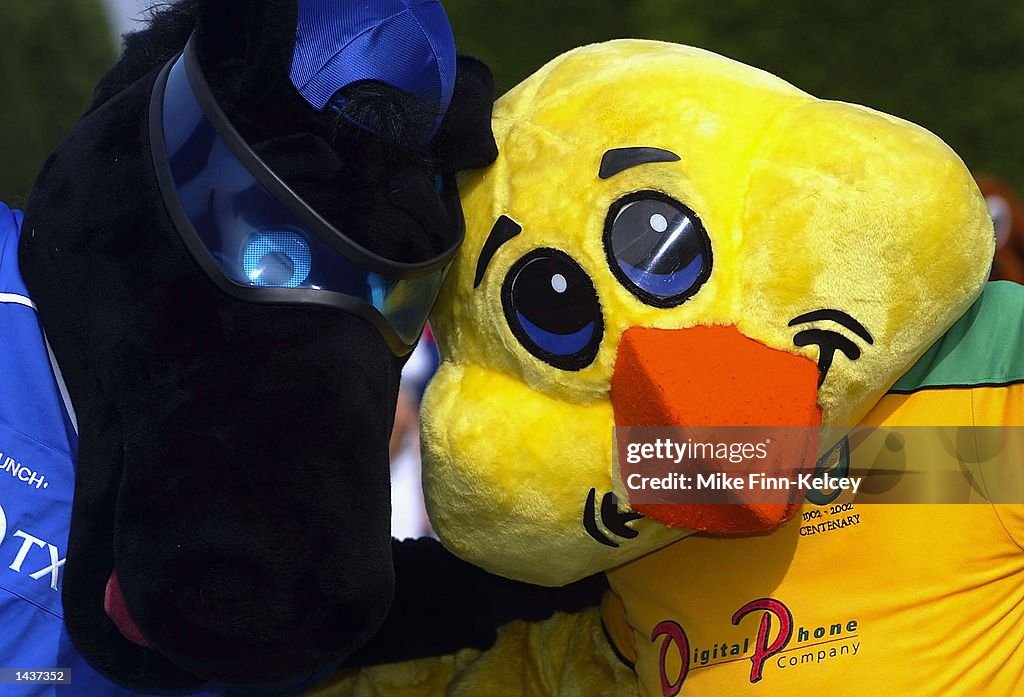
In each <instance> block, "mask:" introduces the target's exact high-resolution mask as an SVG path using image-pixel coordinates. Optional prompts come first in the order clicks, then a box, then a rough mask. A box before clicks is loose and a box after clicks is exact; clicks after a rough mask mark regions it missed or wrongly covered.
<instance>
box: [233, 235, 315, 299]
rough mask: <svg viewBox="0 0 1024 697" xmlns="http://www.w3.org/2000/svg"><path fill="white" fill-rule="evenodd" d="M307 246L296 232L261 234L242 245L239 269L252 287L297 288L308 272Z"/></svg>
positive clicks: (308, 252) (310, 258)
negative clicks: (241, 269) (242, 270)
mask: <svg viewBox="0 0 1024 697" xmlns="http://www.w3.org/2000/svg"><path fill="white" fill-rule="evenodd" d="M312 262H313V259H312V254H311V253H310V251H309V243H308V242H307V241H306V239H305V238H304V237H303V236H302V235H300V234H299V233H297V232H292V231H289V230H261V231H259V232H256V233H253V234H252V235H251V236H250V237H249V239H248V240H247V241H246V243H245V250H244V252H243V253H242V268H243V269H244V270H245V277H246V278H247V279H249V283H250V284H251V285H254V286H260V287H270V288H298V287H299V286H300V285H301V284H302V282H303V281H305V280H306V278H307V277H308V276H309V272H310V269H311V268H312Z"/></svg>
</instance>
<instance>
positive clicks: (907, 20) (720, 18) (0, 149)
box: [0, 0, 1024, 203]
mask: <svg viewBox="0 0 1024 697" xmlns="http://www.w3.org/2000/svg"><path fill="white" fill-rule="evenodd" d="M130 1H131V0H124V2H122V3H120V4H122V5H126V4H129V3H130ZM339 1H343V0H339ZM443 1H444V4H445V7H446V8H447V10H448V14H449V16H450V17H451V20H452V24H453V26H454V28H455V34H456V37H457V39H458V41H459V45H460V48H461V50H463V51H464V52H467V53H472V54H475V55H478V56H480V57H482V58H484V59H485V60H487V61H488V63H490V64H491V66H492V67H493V69H494V71H495V74H496V76H497V78H498V82H499V88H500V89H501V90H505V89H507V88H509V87H511V86H512V85H514V84H515V83H516V82H518V81H519V80H520V79H522V78H523V77H526V76H527V75H528V74H529V73H530V72H532V71H533V70H535V69H536V68H538V67H540V66H541V65H543V64H544V63H545V62H546V61H547V60H549V59H550V58H552V57H554V56H556V55H557V54H559V53H561V52H562V51H565V50H568V49H570V48H572V47H574V46H578V45H581V44H585V43H590V42H594V41H602V40H605V39H610V38H616V37H626V36H632V37H642V38H654V39H663V40H667V41H677V42H681V43H687V44H691V45H694V46H700V47H702V48H706V49H709V50H711V51H715V52H716V53H721V54H724V55H726V56H729V57H731V58H735V59H737V60H740V61H743V62H745V63H749V64H751V65H755V66H757V67H760V68H764V69H765V70H768V71H770V72H773V73H775V74H777V75H779V76H781V77H783V78H785V79H786V80H788V81H790V82H792V83H794V84H795V85H797V86H798V87H800V88H802V89H804V90H806V91H808V92H810V93H812V94H815V95H817V96H819V97H825V98H829V99H840V100H845V101H852V102H857V103H860V104H865V105H867V106H870V107H873V108H876V109H880V110H882V111H886V112H889V113H891V114H895V115H897V116H900V117H903V118H906V119H909V120H911V121H914V122H917V123H919V124H921V125H923V126H925V127H927V128H928V129H930V130H932V131H934V132H935V133H937V134H938V135H939V136H941V137H942V138H943V139H945V140H946V141H947V142H948V143H949V144H950V145H952V146H953V148H954V149H955V150H957V152H959V153H960V155H961V156H962V157H963V158H964V160H965V161H966V162H967V164H968V165H969V166H970V167H971V168H972V169H974V170H976V171H986V172H991V173H994V174H998V175H1001V176H1003V177H1006V178H1008V179H1009V180H1010V181H1011V182H1013V183H1014V185H1015V186H1016V187H1017V188H1018V189H1021V188H1024V2H1020V0H973V1H972V2H966V1H964V0H955V1H951V0H930V1H929V0H904V1H903V2H894V1H885V0H829V1H828V2H820V1H812V0H776V1H774V2H772V1H770V0H633V1H630V0H618V1H614V0H587V1H586V2H584V1H583V0H550V1H548V2H545V1H544V0H486V1H485V0H443ZM107 4H108V7H109V8H114V9H113V10H111V11H110V12H106V13H105V11H104V7H103V5H102V4H101V2H100V0H0V26H3V27H4V30H5V41H4V44H3V45H2V46H0V89H2V94H3V99H2V101H0V104H2V106H0V200H8V201H13V202H15V203H21V202H23V200H24V194H25V193H26V192H27V191H28V188H29V186H30V185H31V181H32V177H33V175H34V173H35V172H36V171H37V170H38V168H39V166H40V164H41V162H42V160H43V159H44V158H45V156H46V154H47V153H48V152H49V151H50V150H51V149H52V148H53V146H54V144H55V143H56V141H57V139H58V138H59V136H60V134H62V133H63V132H64V131H66V130H67V128H68V127H69V126H70V124H71V123H73V122H74V120H75V119H76V118H77V116H78V114H79V113H80V112H81V110H82V108H84V106H85V104H86V102H87V101H88V98H89V94H90V92H91V88H92V85H93V84H94V83H95V82H96V80H97V79H98V78H99V76H100V74H101V72H102V70H103V69H104V67H105V66H106V65H107V64H108V63H109V62H110V61H111V60H112V59H113V56H114V53H113V46H114V40H113V39H112V38H109V36H112V33H110V30H109V28H108V24H107V21H108V19H112V20H113V21H114V22H115V23H116V24H117V25H118V26H120V27H124V26H126V25H125V18H124V17H119V16H116V15H117V12H118V10H117V9H116V8H117V5H118V3H117V2H114V1H113V0H108V3H107ZM136 10H137V8H136ZM125 12H127V10H125Z"/></svg>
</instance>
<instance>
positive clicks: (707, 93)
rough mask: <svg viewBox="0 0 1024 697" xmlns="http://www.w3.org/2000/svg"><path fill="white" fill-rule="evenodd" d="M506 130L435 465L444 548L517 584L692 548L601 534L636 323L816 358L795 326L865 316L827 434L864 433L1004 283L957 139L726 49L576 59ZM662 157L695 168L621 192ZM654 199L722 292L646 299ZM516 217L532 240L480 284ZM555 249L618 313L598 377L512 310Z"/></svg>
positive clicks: (443, 332) (541, 82)
mask: <svg viewBox="0 0 1024 697" xmlns="http://www.w3.org/2000/svg"><path fill="white" fill-rule="evenodd" d="M494 124H495V126H494V127H495V132H496V136H497V140H498V144H499V148H500V156H499V158H498V161H497V162H496V163H495V164H494V165H493V166H491V167H490V168H488V169H486V170H484V171H481V172H477V173H473V174H470V175H469V176H467V177H466V178H465V179H464V180H463V182H462V184H461V191H462V194H463V204H464V207H465V212H466V219H467V239H466V243H465V247H464V248H463V250H462V252H461V253H460V255H459V258H458V260H457V261H456V263H455V266H454V267H453V269H452V272H451V275H450V277H449V279H448V282H447V284H446V286H445V288H444V290H443V291H442V296H441V299H440V301H439V304H438V306H437V309H436V311H435V313H434V316H433V319H432V326H433V328H434V332H435V335H436V337H437V339H438V342H439V345H440V348H441V352H442V355H443V363H442V366H441V369H440V372H439V374H438V376H437V378H436V379H435V380H434V382H433V383H432V385H431V387H430V389H429V391H428V393H427V396H426V401H425V403H424V419H425V422H424V444H425V445H424V448H425V453H424V454H425V463H424V464H425V484H426V493H427V498H428V508H429V511H430V515H431V518H432V520H433V522H434V525H435V528H436V530H437V531H438V533H439V534H440V536H441V539H442V540H443V541H444V543H445V544H446V545H447V546H448V547H449V548H450V549H452V550H453V551H454V552H456V553H457V554H459V555H460V556H462V557H464V558H466V559H468V560H470V561H472V562H474V563H476V564H479V565H481V566H483V567H484V568H486V569H488V570H491V571H494V572H496V573H500V574H504V575H506V576H510V577H513V578H518V579H523V580H527V581H532V582H535V583H542V584H551V585H556V584H563V583H566V582H569V581H572V580H574V579H577V578H581V577H583V576H586V575H588V574H591V573H594V572H597V571H601V570H605V569H609V568H611V567H614V566H616V565H618V564H621V563H623V562H625V561H628V560H629V559H633V558H636V557H638V556H640V555H642V554H645V553H647V552H650V551H652V550H654V549H657V548H659V547H661V546H664V545H665V544H667V543H669V542H671V541H673V540H675V539H679V538H680V537H681V536H683V535H686V534H688V533H687V532H686V531H683V530H669V529H667V528H664V527H662V526H660V525H659V524H657V523H653V522H651V521H647V520H645V521H640V522H639V523H636V524H634V525H635V526H636V528H637V530H639V531H640V532H641V534H640V535H639V536H638V537H637V538H636V539H634V540H629V541H625V542H623V544H622V545H621V546H620V547H618V548H610V547H606V546H603V545H600V544H597V543H596V542H595V541H594V540H593V539H592V538H590V537H589V536H588V535H587V534H586V532H585V531H584V529H583V527H582V525H581V521H582V519H583V509H584V505H585V502H586V498H587V494H588V492H589V490H590V489H591V488H592V487H593V488H596V489H597V493H598V497H599V498H600V496H601V495H602V494H603V493H604V492H607V491H612V490H613V489H612V461H611V438H612V428H613V424H614V422H613V419H612V410H611V405H610V403H609V400H608V392H609V381H610V379H611V375H612V371H613V369H614V364H615V358H616V349H617V346H618V342H619V339H620V337H621V335H622V333H623V332H624V331H625V330H626V329H627V328H630V327H660V328H681V327H691V326H695V325H709V324H713V325H732V326H735V327H737V328H738V329H739V330H740V331H741V332H742V333H743V334H745V335H746V336H748V337H750V338H752V339H755V340H756V341H758V342H761V343H763V344H764V345H766V346H769V347H772V348H776V349H781V350H785V351H791V352H794V353H801V354H803V355H806V356H808V357H810V358H814V359H816V357H817V356H816V351H817V349H816V348H815V347H805V348H797V347H795V346H794V344H793V336H794V333H795V330H794V329H792V328H790V327H789V326H788V321H789V319H791V318H793V317H796V316H798V315H800V314H802V313H805V312H808V311H812V310H816V309H820V308H822V307H829V308H837V309H842V310H844V311H846V312H848V313H850V314H851V315H853V316H854V317H856V318H857V319H858V320H859V321H860V322H861V323H862V324H863V325H864V326H865V327H867V328H868V329H869V331H870V332H871V333H872V336H873V338H874V344H873V345H872V346H870V347H867V348H866V349H865V351H864V354H863V356H862V357H861V358H860V359H859V360H857V361H849V360H847V359H846V358H845V357H844V356H843V355H842V354H840V353H837V354H836V359H835V363H834V364H833V367H832V369H831V371H830V372H829V374H828V379H827V380H826V381H825V383H824V384H823V385H822V387H821V389H820V390H819V404H820V406H821V408H822V412H823V421H824V423H825V425H840V426H843V425H852V424H855V423H856V422H857V421H858V420H859V419H860V418H861V417H862V416H863V415H864V414H865V413H866V412H867V411H868V410H869V409H870V408H871V406H872V405H873V404H874V403H875V402H876V401H877V400H878V398H879V397H880V395H881V394H882V393H883V392H884V391H885V390H886V389H887V388H888V387H890V386H891V385H892V384H893V382H895V380H896V379H897V378H898V377H899V376H900V375H901V374H902V373H903V372H904V371H905V370H907V369H908V368H909V367H910V366H911V365H912V364H913V363H914V361H915V360H916V359H917V358H918V357H919V356H920V355H921V354H922V353H923V352H924V351H925V350H926V349H927V348H928V347H929V346H930V345H931V344H932V343H933V342H934V341H935V340H936V339H937V338H938V337H939V336H940V335H941V334H942V333H943V332H944V331H945V330H946V329H947V328H948V327H949V326H950V325H951V324H952V323H953V321H954V320H956V319H957V318H958V317H959V316H960V315H961V314H963V312H964V311H965V310H966V309H967V307H968V306H969V305H970V304H971V302H972V301H973V300H974V299H975V298H976V297H977V296H978V294H979V293H980V292H981V289H982V286H983V283H984V281H985V278H986V276H987V274H988V269H989V265H990V259H991V256H992V253H993V246H994V243H993V234H992V225H991V222H990V220H989V218H988V215H987V211H986V207H985V203H984V199H983V198H982V197H981V195H980V193H979V192H978V190H977V187H976V186H975V184H974V182H973V179H972V178H971V176H970V174H969V172H968V171H967V169H966V167H965V166H964V165H963V163H962V162H961V161H960V159H959V158H958V157H957V156H956V154H955V153H953V152H952V151H951V150H950V149H949V148H948V147H947V146H946V145H945V144H944V143H942V141H940V140H939V139H938V138H936V137H935V136H934V135H932V134H930V133H928V132H927V131H925V130H924V129H921V128H919V127H917V126H915V125H913V124H910V123H907V122H905V121H901V120H899V119H896V118H893V117H890V116H886V115H884V114H880V113H878V112H875V111H872V110H870V109H867V108H864V107H860V106H854V105H850V104H840V103H836V102H827V101H822V100H818V99H815V98H814V97H811V96H809V95H807V94H805V93H803V92H801V91H799V90H797V89H796V88H794V87H792V86H790V85H789V84H787V83H785V82H783V81H782V80H779V79H778V78H775V77H773V76H771V75H769V74H767V73H764V72H762V71H759V70H756V69H754V68H750V67H748V66H745V65H742V64H739V63H736V62H734V61H731V60H728V59H726V58H723V57H721V56H718V55H715V54H712V53H708V52H706V51H702V50H699V49H695V48H688V47H684V46H677V45H672V44H665V43H659V42H651V41H634V40H623V41H613V42H609V43H605V44H598V45H594V46H588V47H586V48H582V49H578V50H576V51H572V52H570V53H568V54H565V55H563V56H561V57H559V58H557V59H555V60H554V61H552V62H551V63H550V64H548V65H547V66H546V67H544V68H543V69H541V70H540V71H539V72H538V73H537V74H536V75H534V76H533V77H531V78H529V79H528V80H527V81H526V82H524V83H523V84H521V85H519V86H518V87H517V88H515V89H514V90H512V91H511V92H510V93H509V94H508V95H506V96H505V97H504V98H502V99H501V100H500V101H499V103H498V105H497V107H496V110H495V117H494ZM638 146H648V147H658V148H663V149H667V150H671V151H672V152H674V153H677V154H678V155H679V157H680V160H679V161H678V162H667V163H653V164H644V165H641V166H639V167H635V168H632V169H629V170H627V171H624V172H622V173H621V174H618V175H616V176H614V177H611V178H609V179H600V178H599V177H598V169H599V167H600V163H601V159H602V156H603V154H604V153H605V152H606V151H607V150H609V149H611V148H623V147H638ZM640 190H655V191H660V192H664V193H665V194H668V195H670V196H672V197H673V198H675V199H677V200H679V201H681V202H682V203H684V204H686V205H687V206H689V207H690V208H691V209H692V210H694V211H695V212H696V213H697V214H698V215H699V216H700V219H701V220H702V221H703V223H704V225H705V227H706V228H707V230H708V233H709V235H710V238H711V243H712V248H713V253H714V268H713V271H712V273H711V276H710V278H709V280H708V281H707V283H706V284H705V285H704V286H703V287H702V288H701V289H700V291H699V292H698V293H697V294H696V295H695V296H694V297H692V298H691V299H690V300H688V301H687V302H685V303H683V304H682V305H680V306H678V307H675V308H671V309H661V308H656V307H651V306H649V305H646V304H644V303H642V302H641V301H640V300H639V299H637V298H636V297H635V296H634V295H632V294H631V293H630V292H629V291H628V290H626V289H625V288H624V287H623V286H622V285H621V284H620V283H619V281H618V280H617V279H616V278H615V276H614V275H613V273H612V271H611V270H610V269H609V265H608V261H607V259H606V256H605V252H604V248H603V246H602V235H603V231H604V224H605V218H606V216H607V214H608V210H609V207H610V206H611V205H612V204H613V203H614V202H615V201H616V200H618V199H619V198H621V197H622V196H623V195H626V194H628V193H630V192H634V191H640ZM502 215H505V216H508V217H510V218H512V219H513V220H514V221H515V222H516V223H518V224H519V225H521V226H522V228H523V230H522V233H521V234H519V235H518V236H516V237H514V238H513V239H512V240H510V241H509V242H507V243H506V244H504V245H503V246H502V247H501V248H500V249H499V250H498V251H497V253H496V254H495V255H494V258H493V260H492V261H491V263H490V266H489V268H488V269H487V272H486V275H485V276H484V277H483V280H482V283H481V284H480V286H479V287H477V288H474V277H475V272H476V266H477V260H478V258H479V256H480V252H481V248H482V246H483V244H484V240H485V239H486V238H487V235H488V233H489V232H490V230H491V228H492V226H493V225H494V223H495V221H496V220H497V219H498V217H499V216H502ZM539 247H552V248H556V249H559V250H562V251H564V252H566V253H567V254H569V255H570V256H571V257H572V258H573V259H575V260H576V262H578V263H579V264H580V265H581V266H582V267H583V269H584V270H585V271H586V272H587V274H588V275H589V277H590V278H591V280H592V281H593V283H594V286H595V288H596V290H597V293H598V297H599V299H600V303H601V306H602V309H603V318H604V323H605V333H604V339H603V342H602V345H601V348H600V352H599V353H598V356H597V358H596V359H595V360H594V362H593V363H592V364H591V365H589V366H587V367H586V368H584V369H583V370H580V371H577V372H574V371H565V370H560V369H558V368H555V367H553V366H551V365H548V364H547V363H545V362H544V361H541V360H539V359H537V358H535V357H534V356H532V355H530V354H529V353H528V352H527V351H526V350H525V349H524V348H523V346H522V345H521V344H520V342H519V340H518V339H517V338H516V336H515V335H514V334H513V333H512V331H511V330H510V328H509V326H508V323H507V321H506V318H505V316H504V314H503V312H502V304H501V297H500V296H501V286H502V282H503V280H504V278H505V276H506V274H507V273H508V271H509V269H510V267H511V266H512V265H513V264H514V263H515V262H516V261H517V260H518V259H520V258H521V257H522V256H523V255H524V254H526V253H527V252H529V251H530V250H533V249H536V248H539Z"/></svg>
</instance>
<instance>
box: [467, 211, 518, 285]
mask: <svg viewBox="0 0 1024 697" xmlns="http://www.w3.org/2000/svg"><path fill="white" fill-rule="evenodd" d="M522 231H523V226H522V225H520V224H519V223H517V222H516V221H514V220H512V218H509V217H508V216H507V215H503V216H501V217H500V218H498V220H497V221H496V222H495V223H494V227H492V228H491V234H489V235H488V236H487V240H486V241H485V242H484V248H483V249H482V250H480V258H479V259H478V260H477V262H476V278H475V279H474V280H473V288H474V289H475V288H476V287H477V286H479V285H480V282H481V281H482V280H484V273H485V272H486V271H487V265H488V264H490V263H491V259H492V258H493V257H494V253H495V252H497V251H498V248H499V247H501V245H503V244H505V243H506V242H508V241H509V240H510V239H512V238H513V237H515V236H516V235H518V234H519V233H520V232H522Z"/></svg>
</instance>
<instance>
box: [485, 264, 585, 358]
mask: <svg viewBox="0 0 1024 697" xmlns="http://www.w3.org/2000/svg"><path fill="white" fill-rule="evenodd" d="M501 304H502V307H503V309H504V311H505V319H506V320H507V321H508V325H509V327H510V328H511V329H512V333H513V334H515V336H516V338H517V339H519V342H520V343H521V344H522V345H523V346H524V347H526V350H527V351H529V352H530V353H531V354H533V355H534V356H536V357H537V358H540V359H541V360H542V361H545V362H547V363H550V364H551V365H553V366H555V367H556V368H559V369H561V370H582V369H583V368H585V367H587V366H588V365H590V364H591V363H592V362H593V360H594V358H595V357H596V356H597V350H598V348H599V346H600V344H601V337H602V336H603V334H604V320H603V319H602V316H601V304H600V302H599V301H598V299H597V291H596V290H594V284H593V283H592V282H591V280H590V277H589V276H587V273H586V272H585V271H584V270H583V269H582V268H581V267H580V265H579V264H577V263H576V262H575V261H573V259H572V258H571V257H570V256H569V255H568V254H566V253H565V252H560V251H558V250H557V249H536V250H534V251H532V252H530V253H529V254H527V255H526V256H524V257H523V258H522V259H520V260H519V261H517V262H516V263H515V264H514V265H513V266H512V268H511V269H510V270H509V272H508V276H506V277H505V282H504V284H503V285H502V289H501Z"/></svg>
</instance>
